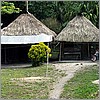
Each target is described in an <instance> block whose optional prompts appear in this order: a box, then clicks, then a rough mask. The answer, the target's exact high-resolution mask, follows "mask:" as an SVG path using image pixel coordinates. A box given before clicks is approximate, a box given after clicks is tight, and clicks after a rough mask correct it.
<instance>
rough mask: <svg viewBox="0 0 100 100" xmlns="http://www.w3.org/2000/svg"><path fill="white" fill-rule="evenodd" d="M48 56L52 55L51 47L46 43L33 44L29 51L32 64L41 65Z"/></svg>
mask: <svg viewBox="0 0 100 100" xmlns="http://www.w3.org/2000/svg"><path fill="white" fill-rule="evenodd" d="M47 52H48V56H49V57H51V54H50V52H51V49H50V48H49V47H48V46H46V45H45V44H44V43H42V42H41V43H39V44H36V45H32V46H31V48H30V49H29V52H28V58H29V59H31V61H32V66H39V65H41V64H42V63H44V62H45V61H46V59H47Z"/></svg>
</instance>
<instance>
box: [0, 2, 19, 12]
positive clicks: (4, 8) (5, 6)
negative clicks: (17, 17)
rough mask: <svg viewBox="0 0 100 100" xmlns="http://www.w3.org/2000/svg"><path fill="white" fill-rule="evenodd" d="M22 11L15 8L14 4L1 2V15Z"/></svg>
mask: <svg viewBox="0 0 100 100" xmlns="http://www.w3.org/2000/svg"><path fill="white" fill-rule="evenodd" d="M20 11H21V10H20V9H19V8H16V7H15V6H14V3H9V2H4V1H2V2H1V14H12V13H19V12H20Z"/></svg>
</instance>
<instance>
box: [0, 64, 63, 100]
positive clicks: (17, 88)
mask: <svg viewBox="0 0 100 100" xmlns="http://www.w3.org/2000/svg"><path fill="white" fill-rule="evenodd" d="M45 73H46V65H42V66H40V67H30V68H19V69H18V68H16V69H13V68H8V69H1V81H2V82H1V98H4V99H36V98H40V99H47V98H48V93H49V91H50V90H51V89H52V88H53V87H52V86H53V83H54V82H55V81H57V79H58V78H61V77H62V76H63V75H64V73H63V72H61V71H60V72H59V71H58V70H55V69H54V68H53V67H52V66H51V65H49V67H48V77H50V78H51V79H50V80H46V81H41V82H24V81H20V80H19V81H18V80H16V81H13V80H11V79H12V78H23V77H37V76H42V77H45Z"/></svg>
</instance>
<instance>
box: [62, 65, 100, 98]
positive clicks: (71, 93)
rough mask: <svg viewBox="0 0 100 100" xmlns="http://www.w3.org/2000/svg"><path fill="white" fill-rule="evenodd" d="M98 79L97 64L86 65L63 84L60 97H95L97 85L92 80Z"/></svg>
mask: <svg viewBox="0 0 100 100" xmlns="http://www.w3.org/2000/svg"><path fill="white" fill-rule="evenodd" d="M98 79H99V68H98V66H96V65H95V66H91V67H86V68H84V69H83V70H81V71H79V72H78V73H76V74H75V76H74V77H73V78H72V79H71V80H70V81H68V83H67V84H66V85H65V86H64V91H63V93H62V94H61V96H60V97H61V98H66V99H92V98H97V96H96V95H95V93H96V92H97V91H98V90H99V85H96V84H93V83H92V81H94V80H98Z"/></svg>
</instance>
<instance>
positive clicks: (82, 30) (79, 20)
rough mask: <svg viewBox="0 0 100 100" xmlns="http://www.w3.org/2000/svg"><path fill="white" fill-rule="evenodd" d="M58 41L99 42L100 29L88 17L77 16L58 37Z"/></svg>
mask: <svg viewBox="0 0 100 100" xmlns="http://www.w3.org/2000/svg"><path fill="white" fill-rule="evenodd" d="M56 40H57V41H67V42H99V29H98V28H96V27H95V26H94V25H93V24H92V23H91V22H90V21H89V20H88V19H87V18H86V17H84V16H76V17H75V18H74V19H72V20H71V21H70V22H69V23H68V24H67V26H66V27H65V28H64V29H63V30H62V31H61V32H60V33H59V34H58V36H57V37H56Z"/></svg>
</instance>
